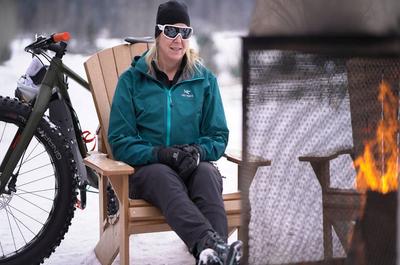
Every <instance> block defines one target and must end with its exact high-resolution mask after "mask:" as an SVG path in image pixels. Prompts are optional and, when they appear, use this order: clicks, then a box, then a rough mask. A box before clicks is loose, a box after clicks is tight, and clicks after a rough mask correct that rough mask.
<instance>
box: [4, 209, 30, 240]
mask: <svg viewBox="0 0 400 265" xmlns="http://www.w3.org/2000/svg"><path fill="white" fill-rule="evenodd" d="M10 207H12V206H10ZM10 207H9V208H10ZM13 208H14V207H13ZM14 209H15V208H14ZM15 210H17V211H18V212H21V211H19V210H18V209H15ZM9 213H10V215H12V217H14V222H15V223H16V221H18V222H19V223H20V224H21V225H23V226H24V227H25V228H26V230H28V231H29V232H31V233H32V235H34V236H36V233H35V232H33V231H32V230H31V229H30V228H29V227H27V226H26V225H25V224H24V223H23V222H22V221H21V220H20V219H18V217H16V216H15V215H14V214H13V213H12V211H11V209H9ZM28 217H29V216H28ZM35 221H36V220H35ZM17 227H18V229H19V226H18V225H17ZM19 231H20V233H21V235H22V232H21V229H19ZM22 238H23V239H24V241H25V244H26V240H25V237H24V236H23V235H22Z"/></svg>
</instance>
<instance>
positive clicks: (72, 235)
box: [0, 37, 241, 265]
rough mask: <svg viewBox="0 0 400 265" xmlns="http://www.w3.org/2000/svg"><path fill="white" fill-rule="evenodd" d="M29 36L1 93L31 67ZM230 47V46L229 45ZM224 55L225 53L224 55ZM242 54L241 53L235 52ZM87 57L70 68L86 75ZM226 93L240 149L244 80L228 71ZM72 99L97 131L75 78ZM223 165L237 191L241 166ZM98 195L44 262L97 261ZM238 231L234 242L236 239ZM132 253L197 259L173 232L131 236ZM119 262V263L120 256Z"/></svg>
mask: <svg viewBox="0 0 400 265" xmlns="http://www.w3.org/2000/svg"><path fill="white" fill-rule="evenodd" d="M230 40H232V41H233V44H234V45H231V46H230V47H232V48H233V50H232V52H236V51H237V50H238V47H237V44H238V41H237V40H235V39H234V38H233V37H231V38H230ZM28 43H29V42H28V41H27V40H16V41H14V42H13V45H12V50H13V53H12V58H11V59H10V60H9V61H7V62H5V63H4V64H3V65H0V80H1V84H2V85H1V87H0V95H2V96H10V97H14V89H15V87H16V81H17V79H18V78H19V77H20V76H21V75H22V74H23V73H24V72H25V70H26V68H27V67H28V65H29V63H30V61H31V56H30V54H28V53H25V52H24V51H23V48H24V47H25V45H27V44H28ZM117 43H122V41H119V40H100V41H99V45H100V46H102V47H110V46H113V45H115V44H117ZM228 46H229V45H228ZM223 51H224V53H221V54H222V55H220V57H219V64H220V65H221V67H224V66H223V64H222V63H221V62H223V61H224V58H223V56H228V55H229V56H232V54H229V49H228V50H227V49H226V47H225V48H224V50H223ZM221 56H222V57H221ZM233 56H234V57H236V58H239V56H240V53H238V54H236V55H233ZM85 60H86V57H85V56H82V55H75V54H67V56H65V58H64V63H65V64H66V65H67V66H69V67H70V68H71V69H73V70H74V71H76V72H77V73H78V74H80V75H81V76H83V77H84V78H85V79H86V75H85V72H84V67H83V62H84V61H85ZM219 81H220V84H221V93H222V97H223V101H224V106H225V111H226V114H227V120H228V126H229V129H230V131H231V133H230V143H229V148H231V149H236V150H237V149H239V148H240V145H241V85H240V80H238V79H234V78H231V77H229V75H228V74H226V73H225V74H224V77H223V78H221V79H220V80H219ZM69 93H70V97H71V100H72V103H73V106H74V108H75V110H76V112H77V114H78V117H79V119H80V123H81V126H82V129H83V130H90V131H91V132H95V130H96V128H97V126H98V121H97V116H96V112H95V108H94V104H93V101H92V98H91V95H90V93H89V92H88V91H85V89H83V88H81V87H80V86H79V85H78V84H76V83H75V82H74V81H70V90H69ZM219 168H220V170H221V172H222V173H223V175H225V176H226V177H227V178H226V179H225V180H224V192H233V191H235V190H236V189H237V185H236V183H237V179H236V174H237V170H236V168H235V167H232V165H231V163H229V162H227V161H226V160H224V159H221V161H220V162H219ZM98 231H99V226H98V195H97V194H95V193H88V199H87V208H86V209H85V210H83V211H82V210H79V209H77V210H76V211H75V217H74V218H73V220H72V225H71V226H70V228H69V231H68V233H67V234H66V235H65V239H64V240H63V241H62V242H61V244H60V246H59V247H58V248H57V249H56V251H55V253H53V254H52V255H51V256H50V258H49V259H46V260H45V262H44V264H49V265H50V264H52V265H64V264H65V265H71V264H86V265H97V264H99V262H98V261H97V259H96V257H95V255H94V252H93V248H94V246H95V245H96V242H97V240H98ZM235 236H236V235H235V234H234V235H233V236H232V237H231V239H230V240H233V239H234V238H235ZM130 244H131V248H130V254H131V264H135V265H141V264H152V265H154V264H156V265H161V264H174V265H176V264H194V259H193V258H192V256H191V255H190V254H189V253H188V251H187V248H186V246H185V245H184V244H183V242H182V241H181V240H180V239H179V238H178V237H177V236H176V234H175V233H173V232H163V233H153V234H142V235H133V236H131V238H130ZM114 264H119V258H118V257H117V259H116V261H115V262H114Z"/></svg>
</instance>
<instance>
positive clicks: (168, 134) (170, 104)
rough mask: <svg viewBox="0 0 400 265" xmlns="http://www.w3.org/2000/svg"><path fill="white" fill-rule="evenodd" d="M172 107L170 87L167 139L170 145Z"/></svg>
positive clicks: (167, 143)
mask: <svg viewBox="0 0 400 265" xmlns="http://www.w3.org/2000/svg"><path fill="white" fill-rule="evenodd" d="M171 108H172V97H171V89H168V90H167V139H166V146H169V145H170V142H171Z"/></svg>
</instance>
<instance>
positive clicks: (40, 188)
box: [0, 96, 77, 265]
mask: <svg viewBox="0 0 400 265" xmlns="http://www.w3.org/2000/svg"><path fill="white" fill-rule="evenodd" d="M31 112H32V107H31V106H30V105H28V104H26V103H22V102H20V101H19V100H17V99H11V98H9V97H2V96H0V162H1V161H3V159H4V156H5V152H6V150H7V149H8V148H9V146H10V144H12V142H13V139H15V138H16V136H15V135H16V134H18V132H17V131H18V129H19V128H24V127H25V124H26V121H27V119H28V117H29V115H30V113H31ZM75 168H76V167H75V162H74V160H73V155H72V152H71V148H70V146H69V145H68V142H67V141H66V139H65V138H64V137H63V135H62V134H61V133H60V131H59V130H58V129H57V127H56V126H54V124H52V123H51V122H50V120H49V119H48V118H47V117H46V116H45V117H43V118H42V119H41V121H40V123H39V126H38V128H37V129H36V130H35V132H34V137H33V139H32V141H31V142H30V144H29V146H28V148H27V149H26V151H25V153H24V155H23V157H22V158H21V160H20V161H19V163H18V165H17V167H16V169H15V170H14V175H16V176H17V177H16V183H15V189H16V191H15V192H12V193H9V194H6V193H3V194H0V264H7V265H22V264H40V263H42V262H43V260H44V259H45V258H48V257H49V256H50V255H51V253H53V252H54V250H55V249H56V247H57V246H59V245H60V242H61V241H62V240H63V239H64V235H65V233H66V232H67V231H68V228H69V226H70V225H71V220H72V218H73V216H74V211H75V203H76V198H77V192H76V191H77V181H76V169H75Z"/></svg>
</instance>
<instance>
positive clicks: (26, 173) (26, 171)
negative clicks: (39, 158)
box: [19, 162, 52, 176]
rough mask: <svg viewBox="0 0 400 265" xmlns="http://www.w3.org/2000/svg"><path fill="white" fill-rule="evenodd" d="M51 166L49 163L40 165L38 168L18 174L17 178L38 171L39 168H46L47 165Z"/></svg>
mask: <svg viewBox="0 0 400 265" xmlns="http://www.w3.org/2000/svg"><path fill="white" fill-rule="evenodd" d="M51 164H52V163H51V162H50V163H48V164H45V165H42V166H39V167H36V168H33V169H30V170H28V171H25V172H22V173H19V176H21V175H24V174H27V173H30V172H32V171H35V170H38V169H41V168H44V167H47V166H48V165H51Z"/></svg>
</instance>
